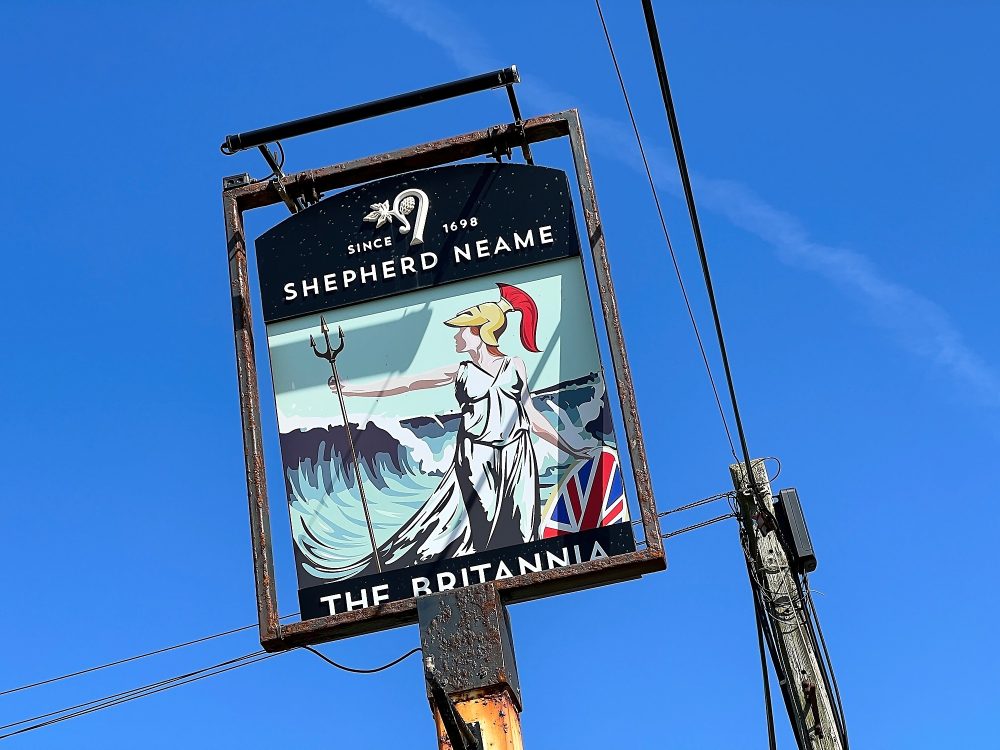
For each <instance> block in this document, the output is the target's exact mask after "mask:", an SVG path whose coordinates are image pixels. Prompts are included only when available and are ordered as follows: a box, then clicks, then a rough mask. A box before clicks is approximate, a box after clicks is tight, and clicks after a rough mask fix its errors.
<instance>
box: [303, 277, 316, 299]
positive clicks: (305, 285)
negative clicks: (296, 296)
mask: <svg viewBox="0 0 1000 750" xmlns="http://www.w3.org/2000/svg"><path fill="white" fill-rule="evenodd" d="M310 291H311V292H312V293H313V294H319V279H317V278H316V277H315V276H314V277H313V280H312V284H310V283H309V279H302V296H303V297H308V296H309V292H310Z"/></svg>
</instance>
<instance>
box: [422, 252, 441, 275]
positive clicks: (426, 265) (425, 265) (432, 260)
mask: <svg viewBox="0 0 1000 750" xmlns="http://www.w3.org/2000/svg"><path fill="white" fill-rule="evenodd" d="M437 264H438V257H437V256H436V255H435V254H434V253H420V267H421V268H422V269H424V270H425V271H430V270H431V269H432V268H434V266H436V265H437Z"/></svg>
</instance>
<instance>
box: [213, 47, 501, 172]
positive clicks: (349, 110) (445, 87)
mask: <svg viewBox="0 0 1000 750" xmlns="http://www.w3.org/2000/svg"><path fill="white" fill-rule="evenodd" d="M520 81H521V78H520V76H519V75H518V73H517V66H516V65H511V66H510V67H509V68H501V69H500V70H494V71H491V72H489V73H481V74H480V75H477V76H471V77H469V78H462V79H461V80H458V81H450V82H448V83H442V84H439V85H437V86H430V87H428V88H425V89H420V90H418V91H409V92H407V93H405V94H397V95H396V96H390V97H387V98H385V99H378V100H377V101H374V102H365V103H364V104H356V105H354V106H353V107H344V108H343V109H335V110H333V111H332V112H324V113H323V114H321V115H312V116H311V117H303V118H302V119H299V120H292V121H291V122H284V123H281V124H280V125H271V126H269V127H266V128H258V129H257V130H250V131H247V132H246V133H237V134H235V135H227V136H226V141H225V143H223V144H222V152H223V153H225V154H235V153H236V152H237V151H243V150H244V149H248V148H255V147H257V146H261V145H263V144H265V143H273V142H274V141H278V140H281V139H283V138H294V137H295V136H299V135H305V134H306V133H315V132H316V131H318V130H326V129H327V128H335V127H337V126H339V125H347V124H348V123H352V122H358V121H360V120H368V119H371V118H372V117H381V116H382V115H387V114H391V113H393V112H400V111H402V110H404V109H410V108H412V107H420V106H422V105H424V104H433V103H434V102H440V101H444V100H445V99H453V98H455V97H456V96H465V95H466V94H473V93H475V92H477V91H488V90H489V89H497V88H500V87H502V86H508V85H510V84H514V83H520Z"/></svg>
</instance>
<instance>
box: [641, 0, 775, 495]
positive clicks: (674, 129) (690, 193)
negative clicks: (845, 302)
mask: <svg viewBox="0 0 1000 750" xmlns="http://www.w3.org/2000/svg"><path fill="white" fill-rule="evenodd" d="M642 11H643V14H644V15H645V17H646V29H647V31H648V33H649V46H650V47H651V48H652V51H653V62H654V64H655V65H656V76H657V78H658V79H659V82H660V94H661V95H662V97H663V106H664V109H665V110H666V113H667V123H668V125H669V127H670V137H671V140H672V141H673V144H674V155H675V156H676V157H677V169H678V171H679V172H680V177H681V185H682V186H683V187H684V198H685V200H686V202H687V208H688V216H689V217H690V219H691V230H692V232H693V233H694V239H695V245H696V246H697V248H698V258H699V259H700V260H701V271H702V276H703V277H704V279H705V290H706V291H707V293H708V301H709V303H710V304H711V307H712V320H713V321H714V322H715V335H716V338H717V339H718V342H719V354H720V356H721V357H722V367H723V369H724V370H725V373H726V383H727V385H728V386H729V399H730V401H731V402H732V408H733V421H734V422H735V423H736V432H737V434H738V435H739V439H740V448H742V450H743V461H744V463H745V464H746V470H747V481H748V482H749V483H750V487H751V489H752V490H753V494H754V502H755V503H756V502H757V498H758V496H759V494H760V493H759V489H758V487H757V480H756V478H755V477H754V474H753V467H752V466H751V464H750V449H749V448H748V447H747V438H746V431H745V430H744V429H743V419H742V418H741V416H740V405H739V402H738V401H737V399H736V386H735V384H734V383H733V372H732V368H731V367H730V365H729V354H728V353H727V351H726V339H725V336H723V334H722V319H721V317H720V316H719V305H718V302H717V301H716V299H715V289H714V287H713V285H712V273H711V270H710V269H709V266H708V253H707V251H706V250H705V240H704V238H703V237H702V233H701V223H700V222H699V221H698V208H697V206H695V202H694V189H693V188H692V187H691V176H690V174H688V167H687V160H686V159H685V158H684V146H683V144H682V143H681V131H680V126H679V125H678V123H677V113H676V111H675V110H674V100H673V96H672V95H671V94H670V82H669V81H668V80H667V66H666V63H665V62H664V61H663V49H662V47H661V46H660V35H659V32H658V31H657V30H656V17H655V15H654V14H653V4H652V1H651V0H642Z"/></svg>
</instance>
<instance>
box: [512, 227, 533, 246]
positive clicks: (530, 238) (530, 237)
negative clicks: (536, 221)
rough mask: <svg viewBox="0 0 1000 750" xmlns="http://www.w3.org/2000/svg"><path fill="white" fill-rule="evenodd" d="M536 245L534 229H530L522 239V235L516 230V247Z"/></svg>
mask: <svg viewBox="0 0 1000 750" xmlns="http://www.w3.org/2000/svg"><path fill="white" fill-rule="evenodd" d="M529 246H530V247H534V246H535V233H534V231H533V230H531V229H529V230H528V233H527V234H526V235H525V237H524V239H523V240H522V239H521V235H519V234H518V233H517V232H514V249H515V250H520V249H521V248H522V247H529Z"/></svg>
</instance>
